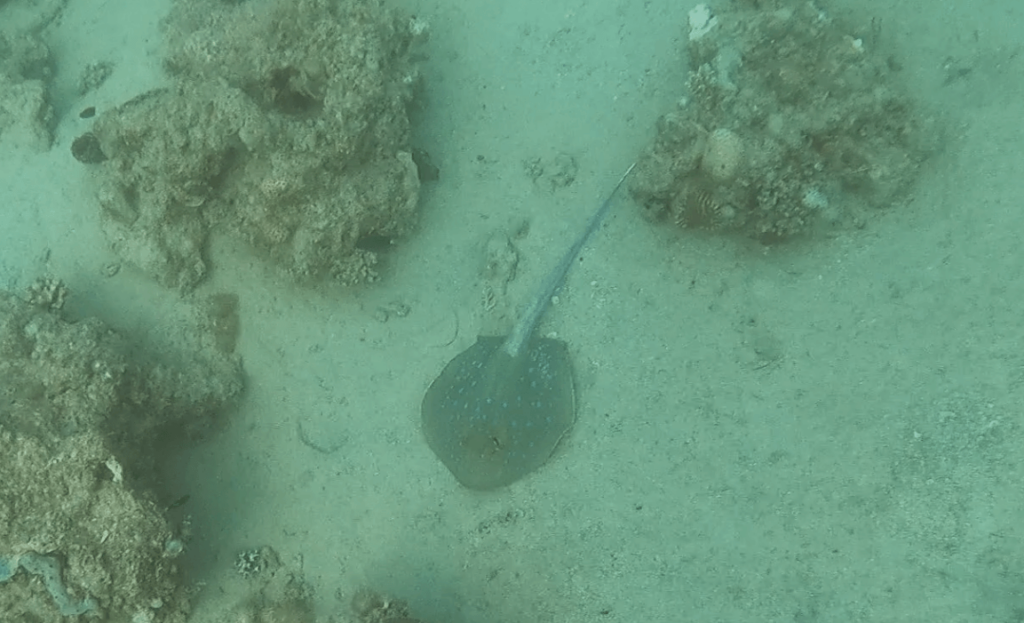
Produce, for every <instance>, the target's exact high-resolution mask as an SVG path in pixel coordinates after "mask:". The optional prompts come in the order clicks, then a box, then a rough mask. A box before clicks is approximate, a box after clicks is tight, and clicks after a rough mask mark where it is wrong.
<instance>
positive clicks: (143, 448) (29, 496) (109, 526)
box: [0, 280, 241, 623]
mask: <svg viewBox="0 0 1024 623" xmlns="http://www.w3.org/2000/svg"><path fill="white" fill-rule="evenodd" d="M43 283H44V285H46V284H51V285H52V284H54V283H56V284H57V285H56V286H53V287H48V288H47V287H36V288H33V289H32V292H33V293H39V292H42V291H54V292H61V293H62V294H61V296H62V297H63V293H64V292H66V289H65V288H64V287H63V284H59V282H54V281H53V280H50V281H47V282H43ZM36 298H37V297H36ZM49 300H50V299H44V300H42V301H36V303H35V304H33V303H29V302H27V301H23V300H21V299H20V298H19V297H16V296H14V295H12V294H10V293H7V292H0V404H3V407H2V409H0V412H2V413H0V447H2V448H3V452H4V455H3V461H0V567H3V568H4V570H6V574H7V577H0V583H2V590H0V612H3V613H4V620H12V621H15V620H17V621H35V622H38V623H57V622H58V621H65V620H68V619H67V618H66V616H68V613H69V611H71V612H78V613H84V614H85V615H88V616H93V617H96V618H98V619H99V620H117V621H122V620H123V621H127V620H131V621H135V622H142V623H155V622H180V621H183V620H184V618H185V614H186V613H187V611H188V601H187V596H186V594H185V591H184V588H183V583H182V581H181V577H180V573H179V569H178V567H177V564H176V561H175V557H176V556H177V555H178V554H180V553H181V549H182V546H183V542H182V539H184V538H185V537H184V535H182V534H178V533H176V530H175V529H174V528H173V527H172V526H171V525H170V524H169V523H168V521H167V520H166V518H165V517H164V513H163V508H162V507H161V506H160V505H158V503H157V502H156V500H155V499H154V497H153V495H152V494H150V493H148V486H149V485H150V484H151V483H152V481H153V474H154V463H153V456H154V454H155V449H156V447H157V446H156V444H157V443H158V440H159V439H160V434H161V433H162V432H164V431H169V430H172V429H183V428H184V429H186V430H191V431H199V430H202V429H205V428H207V427H208V426H209V424H210V423H211V422H212V421H213V418H214V416H215V415H216V414H217V413H218V412H219V411H220V410H221V409H222V408H223V406H224V404H225V403H226V401H228V400H230V399H231V398H233V397H234V396H236V395H237V394H238V393H239V392H240V391H241V371H240V367H239V364H238V361H237V359H236V358H235V357H234V356H230V355H225V354H223V353H219V352H217V351H214V350H203V349H197V350H196V352H195V354H194V356H193V357H191V358H190V360H189V361H188V362H187V365H185V366H182V367H172V366H169V365H165V364H162V363H157V362H154V361H152V360H148V359H141V358H140V357H139V356H138V355H137V354H135V353H136V352H137V350H138V349H137V348H135V347H133V345H131V344H130V343H129V342H128V341H127V340H126V339H124V338H123V337H122V336H120V335H118V334H117V333H115V332H113V331H111V330H110V329H109V328H107V327H106V326H104V324H103V323H102V322H100V321H98V320H96V319H85V320H81V321H78V322H74V323H71V322H68V321H66V320H64V318H62V316H61V315H60V312H59V307H55V306H54V305H52V304H50V303H49ZM62 600H63V602H64V604H63V605H61V601H62ZM69 604H70V606H69ZM62 610H63V611H64V612H63V614H62Z"/></svg>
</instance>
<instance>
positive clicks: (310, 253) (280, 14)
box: [93, 0, 423, 290]
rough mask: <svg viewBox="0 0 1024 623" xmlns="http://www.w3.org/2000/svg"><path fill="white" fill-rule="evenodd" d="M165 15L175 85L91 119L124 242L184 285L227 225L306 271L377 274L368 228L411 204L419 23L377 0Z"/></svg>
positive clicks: (393, 222)
mask: <svg viewBox="0 0 1024 623" xmlns="http://www.w3.org/2000/svg"><path fill="white" fill-rule="evenodd" d="M169 24H170V25H169V38H170V43H169V47H170V53H169V55H168V58H167V61H166V64H167V67H168V69H169V70H170V72H171V73H172V75H173V76H174V82H173V85H172V86H171V87H170V88H167V89H164V90H158V91H154V92H150V93H146V94H143V95H141V96H139V97H136V98H135V99H133V100H131V101H129V102H127V103H126V104H124V105H122V106H121V107H119V108H118V109H116V110H114V111H111V112H109V113H107V114H105V115H103V116H101V117H100V118H99V119H98V120H97V122H96V124H95V127H94V129H93V134H94V135H95V137H96V139H97V140H98V143H99V146H100V148H101V150H102V152H103V154H104V156H105V157H106V158H107V159H106V161H105V162H103V163H102V164H100V165H99V167H100V172H101V182H100V190H99V198H100V203H101V205H102V207H103V212H104V215H105V216H106V217H107V218H106V219H105V220H106V224H107V230H108V234H109V237H110V239H111V241H112V242H113V244H114V246H115V248H116V249H117V250H118V252H119V253H120V254H121V255H122V256H123V257H124V258H125V259H127V260H129V261H131V262H133V263H135V264H137V265H139V266H140V267H142V268H143V269H144V270H145V271H146V272H148V273H150V274H152V275H153V276H155V277H156V278H158V279H159V280H160V281H161V282H163V283H164V284H166V285H169V286H172V287H177V288H181V289H185V290H187V289H190V288H192V287H193V286H194V285H195V284H196V283H198V282H199V281H200V280H201V279H202V278H203V276H204V275H205V274H206V272H207V270H208V266H207V260H206V258H205V256H204V247H205V245H206V241H207V237H208V235H209V232H210V230H211V229H212V228H214V227H217V228H220V229H223V230H226V231H228V232H232V233H234V234H236V235H238V236H241V237H242V238H244V239H245V240H247V241H248V242H250V243H251V244H252V245H253V246H254V247H255V248H256V249H257V250H259V251H260V252H261V253H262V254H263V255H265V256H267V257H269V258H270V259H271V260H273V261H274V262H275V263H276V264H278V265H280V266H281V267H283V268H284V269H285V270H286V271H287V272H288V273H289V274H290V275H292V276H294V277H296V278H298V279H301V280H307V279H321V278H332V279H335V280H338V281H340V282H343V283H354V282H360V281H366V280H371V279H373V278H374V277H375V276H376V272H375V269H374V264H375V263H376V262H377V254H376V251H375V250H374V248H373V245H371V244H367V243H366V241H370V240H380V239H391V238H394V237H397V236H400V235H402V234H403V233H405V232H407V231H408V230H409V228H410V227H411V225H412V223H413V219H414V216H415V211H416V203H417V199H418V193H419V179H418V176H417V169H416V165H415V164H414V162H413V159H412V156H411V148H410V146H409V123H408V118H407V114H406V106H407V105H408V103H409V102H410V100H411V98H412V96H413V91H414V88H415V86H416V83H417V79H418V78H417V74H416V70H415V68H414V67H413V65H412V64H411V62H410V60H409V51H410V47H411V46H412V45H413V44H414V43H415V41H416V38H417V37H422V36H423V29H422V26H421V25H420V23H419V22H410V21H409V20H403V19H400V18H398V17H397V16H395V15H394V14H392V13H391V12H389V11H388V10H385V9H384V8H383V7H382V6H381V4H380V2H378V1H377V0H343V1H342V2H328V1H326V0H298V1H285V0H263V1H258V2H246V3H224V2H216V1H214V0H188V1H185V2H181V3H179V4H178V5H177V6H176V8H175V12H174V14H173V15H172V17H171V19H170V20H169Z"/></svg>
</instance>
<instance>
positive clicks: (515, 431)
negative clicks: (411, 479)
mask: <svg viewBox="0 0 1024 623" xmlns="http://www.w3.org/2000/svg"><path fill="white" fill-rule="evenodd" d="M503 343H504V339H503V338H500V337H480V338H478V339H477V341H476V343H475V344H473V346H470V347H469V348H468V349H466V350H465V351H463V352H462V353H460V354H459V355H458V356H457V357H455V358H454V359H452V360H451V361H450V362H449V363H448V365H447V366H446V367H445V369H444V370H443V371H442V372H441V374H440V375H439V376H438V377H437V379H435V380H434V382H433V383H432V384H431V386H430V388H429V389H428V390H427V393H426V395H425V396H424V397H423V405H422V411H421V415H422V425H423V434H424V436H425V437H426V439H427V445H429V446H430V449H431V450H433V451H434V454H436V455H437V457H438V458H439V459H441V462H442V463H444V465H445V467H447V468H448V469H449V471H451V473H452V474H453V475H454V476H455V478H456V479H457V480H458V481H459V482H460V483H462V484H463V485H465V486H466V487H468V488H470V489H495V488H497V487H501V486H504V485H507V484H509V483H512V482H515V481H516V480H518V479H520V478H522V477H523V476H524V475H526V474H528V473H530V472H532V471H533V470H535V469H537V468H538V467H540V466H541V465H543V464H544V462H545V461H547V460H548V458H549V457H550V456H551V453H552V452H554V449H555V447H556V446H557V445H558V442H559V440H561V438H562V436H563V435H565V433H566V431H568V430H569V428H571V427H572V424H573V421H574V420H575V418H576V404H575V387H574V385H573V377H572V364H571V361H570V359H569V351H568V348H567V347H566V345H565V343H564V342H561V341H559V340H555V339H550V338H534V339H532V340H530V342H529V344H528V346H527V348H525V349H524V350H523V353H522V354H520V355H519V356H518V357H514V358H513V357H511V356H509V355H508V354H507V353H506V352H505V351H504V349H502V348H501V346H502V344H503Z"/></svg>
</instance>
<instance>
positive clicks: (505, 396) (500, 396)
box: [421, 166, 633, 490]
mask: <svg viewBox="0 0 1024 623" xmlns="http://www.w3.org/2000/svg"><path fill="white" fill-rule="evenodd" d="M632 170H633V166H630V167H629V169H627V170H626V172H625V173H624V174H623V176H622V178H621V179H620V180H619V182H618V183H617V184H616V185H615V188H614V189H612V192H611V193H609V195H608V197H607V198H606V199H605V200H604V202H603V203H602V204H601V206H600V207H599V208H598V209H597V211H596V212H594V214H593V215H591V217H590V220H588V221H587V224H586V226H585V227H584V228H583V232H582V233H581V234H580V235H579V237H577V238H576V241H575V242H573V244H572V246H570V247H569V250H568V251H566V252H565V255H563V256H562V259H561V260H560V261H559V262H558V265H556V266H555V267H554V269H553V270H552V271H551V272H550V273H549V274H548V276H547V278H546V279H545V280H544V282H543V283H542V284H541V287H540V289H539V290H538V292H537V296H536V298H534V299H533V301H532V303H531V304H530V306H529V307H528V308H527V310H526V312H525V313H524V314H523V315H522V317H521V318H520V319H519V320H518V321H517V322H516V324H515V326H514V327H513V328H512V332H511V333H509V335H508V336H506V337H493V336H480V337H479V338H477V341H476V342H475V343H474V344H473V345H472V346H470V347H469V348H467V349H466V350H464V351H462V352H461V353H459V354H458V355H457V356H456V357H455V358H454V359H452V360H451V361H450V362H448V365H447V366H445V368H444V370H442V371H441V374H440V375H439V376H438V377H437V378H436V379H435V380H434V382H433V383H432V384H431V385H430V388H429V389H427V393H426V395H425V396H424V397H423V405H422V410H421V414H422V425H423V434H424V436H425V437H426V438H427V445H429V446H430V449H431V450H433V451H434V454H436V455H437V457H438V458H439V459H441V462H442V463H444V465H445V467H447V468H448V469H449V470H450V471H451V473H452V474H453V475H454V476H455V478H456V479H457V480H458V481H459V482H460V483H462V484H463V485H464V486H466V487H468V488H470V489H479V490H487V489H496V488H498V487H502V486H505V485H508V484H510V483H512V482H515V481H516V480H519V479H520V478H522V477H523V476H525V475H526V474H528V473H530V472H532V471H533V470H535V469H537V468H538V467H540V466H541V465H543V464H544V463H545V462H546V461H547V460H548V458H549V457H550V456H551V453H552V452H554V450H555V447H556V446H557V445H558V442H559V441H560V440H561V439H562V437H563V436H564V435H565V433H566V432H567V431H568V430H569V429H570V428H571V427H572V425H573V422H574V421H575V419H576V389H575V386H574V384H573V375H572V361H571V359H570V357H569V349H568V348H567V346H566V344H565V342H562V341H560V340H556V339H553V338H547V337H537V336H535V335H534V333H535V330H536V328H537V323H538V322H540V319H541V316H543V315H544V311H545V310H547V308H548V305H549V304H550V302H551V298H552V297H553V296H554V295H555V293H556V292H557V291H558V289H559V288H560V287H561V286H562V283H563V282H564V281H565V276H566V274H567V273H568V272H569V268H570V267H571V266H572V264H573V260H575V259H576V256H577V255H578V254H579V252H580V249H582V248H583V245H584V244H586V242H587V239H588V238H590V235H591V234H593V233H594V231H596V230H597V228H598V226H599V225H600V224H601V221H602V219H603V218H604V216H605V214H607V212H608V209H609V207H610V206H611V204H612V199H614V198H615V194H616V192H618V190H619V188H620V187H621V186H622V183H623V182H624V181H625V180H626V177H627V176H628V175H629V173H630V171H632Z"/></svg>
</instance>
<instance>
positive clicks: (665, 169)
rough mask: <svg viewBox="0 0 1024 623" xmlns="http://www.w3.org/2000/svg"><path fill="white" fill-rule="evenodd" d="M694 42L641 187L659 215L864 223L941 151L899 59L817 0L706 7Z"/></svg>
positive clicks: (788, 225)
mask: <svg viewBox="0 0 1024 623" xmlns="http://www.w3.org/2000/svg"><path fill="white" fill-rule="evenodd" d="M688 51H689V56H690V64H691V70H690V74H689V81H688V82H689V84H688V87H689V89H688V96H687V97H686V98H685V99H684V100H682V101H681V102H680V103H679V105H678V106H677V107H676V108H675V110H673V111H671V112H669V113H668V114H666V115H665V116H664V117H663V118H662V119H661V120H660V121H659V123H658V134H657V139H656V141H655V143H654V144H653V145H652V146H651V147H650V148H649V149H648V150H647V151H646V152H645V153H644V155H643V156H642V157H641V159H640V161H639V163H638V165H637V170H636V174H635V176H634V179H633V183H632V185H631V191H632V194H633V196H634V197H635V198H636V199H637V200H638V201H639V202H640V204H641V205H642V206H643V207H644V209H645V211H646V213H647V214H648V215H649V216H650V217H652V218H655V219H661V218H667V220H669V221H670V222H675V223H678V224H680V225H682V226H685V227H702V228H707V229H712V230H732V231H740V232H743V233H745V234H747V235H749V236H751V237H754V238H757V239H759V240H761V241H764V242H776V241H780V240H784V239H787V238H790V237H793V236H797V235H801V234H806V233H808V232H811V231H813V230H814V229H815V228H817V227H818V226H821V225H830V224H844V223H849V224H858V225H859V224H861V223H862V222H863V220H864V218H865V215H866V214H869V213H870V212H869V209H870V208H872V207H876V206H887V205H890V204H892V203H894V202H895V201H897V200H898V199H899V197H900V195H901V193H902V192H904V191H905V190H906V189H907V188H908V186H909V185H910V184H911V182H912V181H913V179H914V178H915V176H916V174H917V171H918V169H919V166H920V163H921V162H922V161H923V159H924V158H925V157H926V156H927V155H928V153H929V152H931V151H932V150H934V148H935V143H936V138H937V137H936V136H935V135H934V134H931V133H930V131H931V129H930V127H929V122H928V121H926V120H924V119H923V118H922V117H921V115H920V114H919V113H918V112H917V111H916V110H915V107H914V105H913V102H912V101H911V100H910V99H909V98H908V96H907V95H906V94H904V93H903V92H902V91H901V89H900V88H899V86H898V77H897V75H896V70H895V69H894V64H893V63H891V62H889V61H888V60H887V59H886V58H885V57H884V56H882V55H881V54H879V53H878V52H877V51H876V50H873V49H869V46H867V45H866V44H865V43H864V42H863V40H862V39H861V38H858V37H857V31H856V30H854V29H851V28H848V27H846V26H844V25H843V24H841V23H839V21H838V20H835V19H833V18H832V17H830V16H829V15H828V14H827V13H825V12H824V11H820V10H819V9H817V8H815V7H814V5H813V4H812V3H808V2H803V1H799V2H798V1H795V0H792V1H791V0H771V1H769V2H758V3H752V4H751V3H746V4H741V3H734V4H732V5H729V6H728V7H726V6H724V5H723V6H722V7H721V8H717V9H716V8H714V7H712V8H711V9H708V8H707V7H706V6H704V5H701V6H699V7H698V8H697V9H694V12H692V13H691V31H690V40H689V49H688Z"/></svg>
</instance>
